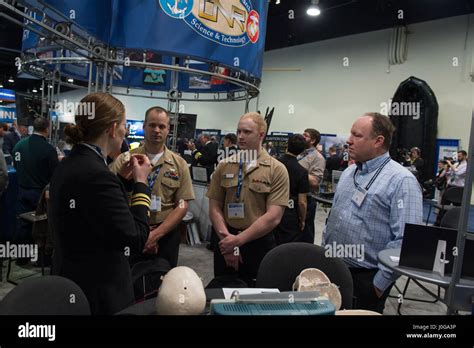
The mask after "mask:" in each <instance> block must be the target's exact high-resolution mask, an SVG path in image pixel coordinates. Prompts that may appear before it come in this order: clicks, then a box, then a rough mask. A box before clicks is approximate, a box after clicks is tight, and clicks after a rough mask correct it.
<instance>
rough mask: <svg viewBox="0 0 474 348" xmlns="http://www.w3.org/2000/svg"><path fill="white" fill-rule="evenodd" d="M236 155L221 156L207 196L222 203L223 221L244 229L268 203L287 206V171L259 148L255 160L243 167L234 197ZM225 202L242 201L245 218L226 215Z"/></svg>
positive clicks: (288, 184) (236, 170)
mask: <svg viewBox="0 0 474 348" xmlns="http://www.w3.org/2000/svg"><path fill="white" fill-rule="evenodd" d="M237 158H238V155H233V156H231V157H229V158H227V159H226V160H222V161H221V162H220V163H219V165H218V166H217V168H216V170H215V172H214V173H213V174H212V178H211V184H210V186H209V191H208V192H207V197H209V198H212V199H215V200H217V201H219V202H222V203H224V206H223V212H224V217H225V221H226V223H227V224H228V225H229V226H231V227H233V228H237V229H241V230H243V229H246V228H248V227H249V226H250V225H252V224H253V223H254V222H255V220H257V219H258V218H259V217H260V216H262V215H263V214H265V213H266V211H267V207H268V206H269V205H280V206H284V207H287V206H288V201H289V196H290V181H289V178H288V171H287V170H286V168H285V166H284V165H283V164H282V163H281V162H280V161H278V160H276V159H274V158H272V157H271V156H270V155H269V154H268V152H267V151H265V150H264V149H262V150H261V152H260V154H259V156H258V158H257V161H256V162H257V163H256V165H255V166H253V167H251V168H250V169H248V170H247V169H246V168H247V166H246V165H244V166H243V167H244V168H243V180H242V188H241V193H240V199H237V196H236V193H237V186H238V176H239V162H238V159H237ZM228 203H244V218H243V219H242V218H240V219H235V218H232V219H229V215H228V207H227V204H228Z"/></svg>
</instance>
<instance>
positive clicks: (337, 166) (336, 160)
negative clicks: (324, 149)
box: [326, 146, 342, 181]
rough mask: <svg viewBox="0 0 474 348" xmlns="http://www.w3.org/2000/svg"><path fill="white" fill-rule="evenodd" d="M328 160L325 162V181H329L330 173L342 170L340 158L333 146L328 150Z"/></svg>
mask: <svg viewBox="0 0 474 348" xmlns="http://www.w3.org/2000/svg"><path fill="white" fill-rule="evenodd" d="M328 154H329V158H328V159H327V160H326V171H327V179H328V181H331V178H332V171H333V170H341V169H342V158H341V156H338V154H337V150H336V147H335V146H331V147H330V148H329V150H328Z"/></svg>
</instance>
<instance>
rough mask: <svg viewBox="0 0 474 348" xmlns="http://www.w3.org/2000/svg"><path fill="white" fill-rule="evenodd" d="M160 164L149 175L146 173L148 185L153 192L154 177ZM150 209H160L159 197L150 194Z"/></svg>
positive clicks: (158, 170) (156, 175)
mask: <svg viewBox="0 0 474 348" xmlns="http://www.w3.org/2000/svg"><path fill="white" fill-rule="evenodd" d="M160 170H161V165H160V166H158V167H157V168H156V169H155V170H154V171H153V172H152V173H151V174H150V175H148V187H149V188H150V190H152V192H153V186H154V185H155V182H156V179H157V178H158V175H159V174H160ZM150 210H151V211H152V212H159V211H161V197H157V196H156V195H154V194H152V195H151V205H150Z"/></svg>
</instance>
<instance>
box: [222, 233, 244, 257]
mask: <svg viewBox="0 0 474 348" xmlns="http://www.w3.org/2000/svg"><path fill="white" fill-rule="evenodd" d="M239 246H240V239H239V237H238V236H234V235H233V234H229V235H228V236H227V237H225V238H223V239H222V240H221V241H220V242H219V249H220V251H221V254H222V255H225V254H233V253H234V248H235V247H239Z"/></svg>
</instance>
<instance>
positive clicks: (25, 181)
mask: <svg viewBox="0 0 474 348" xmlns="http://www.w3.org/2000/svg"><path fill="white" fill-rule="evenodd" d="M49 128H50V123H49V121H48V120H47V119H46V118H44V117H37V118H36V119H35V120H34V122H33V129H34V132H33V134H32V135H31V136H29V137H27V138H24V139H22V140H20V141H19V142H18V143H17V144H16V145H15V147H14V148H13V165H14V166H15V169H16V172H17V177H18V185H19V188H18V201H19V210H18V215H21V214H23V213H27V212H30V211H33V210H36V208H37V206H38V202H39V199H40V197H41V193H42V192H43V190H44V188H45V186H46V185H47V184H48V183H49V182H50V180H51V177H52V175H53V172H54V170H55V169H56V167H57V165H58V163H59V160H58V154H57V152H56V149H55V148H54V147H53V146H52V145H51V144H49V143H48V135H49ZM15 239H16V243H18V244H22V243H26V244H29V243H31V242H32V241H33V240H32V236H31V223H29V222H27V221H25V220H23V219H20V220H19V221H18V224H17V235H16V238H15ZM28 261H29V260H28V259H21V258H18V259H17V261H16V263H17V264H18V265H24V264H26V263H28Z"/></svg>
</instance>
